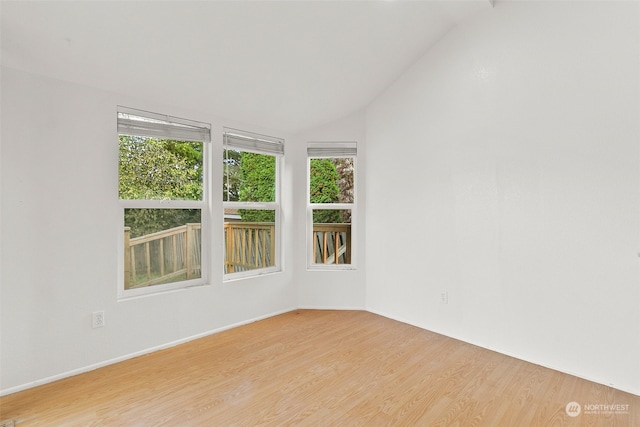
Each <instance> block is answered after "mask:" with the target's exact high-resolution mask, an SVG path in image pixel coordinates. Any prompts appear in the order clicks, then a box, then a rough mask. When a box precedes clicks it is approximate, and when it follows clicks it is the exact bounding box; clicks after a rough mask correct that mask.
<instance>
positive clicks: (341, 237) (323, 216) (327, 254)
mask: <svg viewBox="0 0 640 427" xmlns="http://www.w3.org/2000/svg"><path fill="white" fill-rule="evenodd" d="M312 241H313V262H314V264H351V209H344V210H338V209H314V210H313V239H312Z"/></svg>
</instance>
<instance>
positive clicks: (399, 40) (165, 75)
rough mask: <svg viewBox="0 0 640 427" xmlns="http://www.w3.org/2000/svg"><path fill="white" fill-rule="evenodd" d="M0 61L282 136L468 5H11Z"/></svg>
mask: <svg viewBox="0 0 640 427" xmlns="http://www.w3.org/2000/svg"><path fill="white" fill-rule="evenodd" d="M0 7H1V9H0V13H1V19H2V21H1V41H2V53H1V55H2V56H1V57H2V65H3V66H7V67H11V68H17V69H21V70H24V71H28V72H32V73H36V74H41V75H46V76H49V77H53V78H57V79H61V80H65V81H71V82H74V83H79V84H83V85H89V86H94V87H98V88H102V89H106V90H111V91H116V92H121V93H127V94H131V95H133V96H135V97H140V98H142V99H148V100H152V101H156V102H161V103H164V104H171V105H175V106H178V107H184V108H190V109H195V110H202V111H207V112H212V113H214V114H216V115H218V116H221V117H229V118H232V119H234V120H238V121H243V122H247V123H252V124H255V125H260V126H264V127H268V128H272V129H278V130H283V131H298V130H302V129H305V128H309V127H312V126H315V125H319V124H322V123H326V122H330V121H332V120H336V119H338V118H341V117H343V116H345V115H348V114H350V113H352V112H354V111H357V110H359V109H361V108H363V107H364V106H366V105H367V104H368V103H369V102H371V100H373V99H374V98H375V97H376V95H377V94H379V93H380V92H381V91H382V90H384V88H385V87H387V86H388V85H389V84H391V83H392V82H393V81H394V80H395V79H396V78H398V77H399V76H400V75H401V74H402V72H403V71H404V70H406V69H407V67H409V66H410V65H411V64H412V63H414V62H415V61H416V60H417V59H418V58H419V57H420V56H421V55H422V54H424V53H425V52H426V51H427V50H428V49H429V47H430V46H431V45H432V44H434V43H435V42H436V41H437V40H438V39H439V38H441V37H442V36H443V35H444V34H445V33H446V32H447V31H448V30H449V29H450V28H451V27H452V26H454V25H456V23H459V22H460V21H461V20H464V19H467V18H468V17H469V16H470V15H472V14H474V13H477V12H478V11H479V10H481V9H488V8H490V7H491V4H490V2H488V1H487V0H470V1H451V0H443V1H326V0H316V1H302V0H300V1H177V0H176V1H116V0H112V1H40V2H34V1H6V0H3V1H2V2H1V4H0Z"/></svg>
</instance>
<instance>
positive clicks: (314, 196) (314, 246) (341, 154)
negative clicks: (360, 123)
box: [307, 142, 357, 269]
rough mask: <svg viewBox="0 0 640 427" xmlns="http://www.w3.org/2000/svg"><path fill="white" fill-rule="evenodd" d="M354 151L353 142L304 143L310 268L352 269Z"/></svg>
mask: <svg viewBox="0 0 640 427" xmlns="http://www.w3.org/2000/svg"><path fill="white" fill-rule="evenodd" d="M356 154H357V152H356V143H355V142H310V143H308V146H307V156H308V167H307V182H308V185H307V190H308V195H307V201H308V204H307V229H308V233H307V235H308V236H309V237H310V239H309V245H308V255H307V259H308V266H309V267H310V268H317V269H339V268H345V269H348V268H354V248H353V240H354V239H353V234H354V233H353V231H354V229H353V223H354V218H355V210H356V203H355V199H356V196H355V194H356V192H355V189H356V187H355V181H356V180H355V178H356Z"/></svg>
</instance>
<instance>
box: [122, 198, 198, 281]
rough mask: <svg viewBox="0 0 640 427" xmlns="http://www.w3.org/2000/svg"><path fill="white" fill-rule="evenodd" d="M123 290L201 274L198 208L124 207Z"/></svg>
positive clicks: (180, 279)
mask: <svg viewBox="0 0 640 427" xmlns="http://www.w3.org/2000/svg"><path fill="white" fill-rule="evenodd" d="M124 225H125V228H124V254H125V259H124V274H125V289H133V288H141V287H145V286H153V285H161V284H165V283H172V282H179V281H182V280H190V279H197V278H200V277H202V271H201V255H202V243H201V242H202V236H201V210H200V209H125V210H124Z"/></svg>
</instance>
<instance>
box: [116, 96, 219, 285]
mask: <svg viewBox="0 0 640 427" xmlns="http://www.w3.org/2000/svg"><path fill="white" fill-rule="evenodd" d="M210 141H211V126H210V125H209V124H206V123H200V122H195V121H192V120H185V119H179V118H176V117H170V116H166V115H160V114H154V113H149V112H146V111H140V110H134V109H130V108H125V107H119V108H118V144H119V185H118V195H119V198H120V205H121V207H122V213H123V217H124V230H123V237H124V239H123V245H122V247H123V255H122V257H123V260H124V263H123V266H124V267H123V269H122V271H123V278H124V280H123V286H121V288H120V295H121V296H135V295H140V294H146V293H152V292H158V291H162V290H168V289H175V288H181V287H186V286H191V285H196V284H201V283H204V281H205V277H204V276H205V275H206V274H203V272H206V271H207V269H206V264H207V263H206V259H207V257H206V256H203V255H204V254H203V243H202V242H203V231H206V229H207V218H208V212H207V209H208V208H207V203H206V199H207V190H206V187H207V185H206V181H207V180H206V175H207V173H208V171H207V167H206V165H207V161H206V158H207V157H206V155H205V154H206V152H207V150H208V149H209V148H208V145H209V144H208V143H209V142H210ZM205 240H206V239H205ZM205 246H206V245H205ZM204 252H206V251H204Z"/></svg>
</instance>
